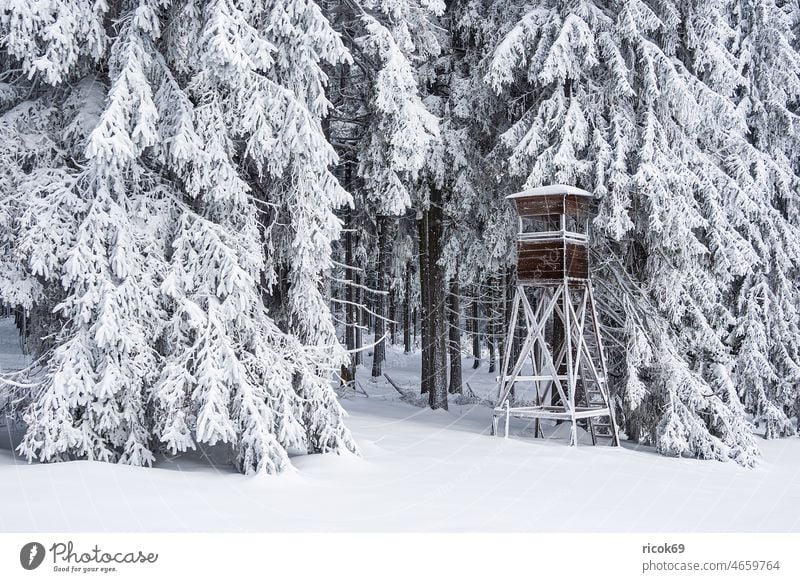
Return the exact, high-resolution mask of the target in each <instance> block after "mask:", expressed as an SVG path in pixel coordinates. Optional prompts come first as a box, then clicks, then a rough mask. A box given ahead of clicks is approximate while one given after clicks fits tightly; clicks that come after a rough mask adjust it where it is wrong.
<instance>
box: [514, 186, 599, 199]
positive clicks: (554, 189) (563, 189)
mask: <svg viewBox="0 0 800 582" xmlns="http://www.w3.org/2000/svg"><path fill="white" fill-rule="evenodd" d="M553 194H572V195H574V196H588V197H589V198H593V197H594V194H592V193H591V192H587V191H586V190H581V189H580V188H576V187H575V186H567V185H565V184H552V185H550V186H539V187H538V188H530V189H528V190H523V191H522V192H517V193H516V194H511V195H510V196H506V198H507V199H509V200H513V199H514V198H528V197H530V196H551V195H553Z"/></svg>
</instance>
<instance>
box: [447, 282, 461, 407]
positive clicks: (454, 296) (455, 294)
mask: <svg viewBox="0 0 800 582" xmlns="http://www.w3.org/2000/svg"><path fill="white" fill-rule="evenodd" d="M460 294H461V289H460V288H459V285H458V279H457V278H455V277H454V278H453V280H452V281H451V282H450V294H449V296H448V304H449V305H448V307H449V309H448V315H449V320H450V341H449V342H448V344H449V345H448V347H449V351H450V385H449V386H448V388H447V391H448V392H450V394H461V392H462V387H461V385H462V382H463V379H462V377H461V329H460V327H459V319H460V317H459V316H460V313H461V301H460V299H461V297H460Z"/></svg>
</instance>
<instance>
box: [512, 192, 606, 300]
mask: <svg viewBox="0 0 800 582" xmlns="http://www.w3.org/2000/svg"><path fill="white" fill-rule="evenodd" d="M507 198H508V199H509V200H513V201H514V203H515V204H516V208H517V214H518V215H519V234H518V237H517V278H518V279H519V280H520V281H521V282H537V283H544V282H547V281H552V282H553V283H554V284H555V283H559V282H561V281H562V280H563V278H564V277H569V278H572V279H587V278H588V277H589V249H588V244H589V215H590V212H591V201H592V198H593V195H592V193H591V192H587V191H586V190H581V189H580V188H575V187H574V186H565V185H563V184H554V185H551V186H541V187H539V188H532V189H529V190H525V191H523V192H518V193H517V194H512V195H511V196H508V197H507Z"/></svg>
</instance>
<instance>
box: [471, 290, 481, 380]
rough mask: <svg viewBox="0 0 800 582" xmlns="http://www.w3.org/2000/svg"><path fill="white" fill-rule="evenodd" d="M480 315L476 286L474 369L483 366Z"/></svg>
mask: <svg viewBox="0 0 800 582" xmlns="http://www.w3.org/2000/svg"><path fill="white" fill-rule="evenodd" d="M479 315H480V311H479V309H478V289H477V286H476V288H475V291H474V297H473V298H472V355H473V357H474V358H475V361H474V362H473V363H472V369H473V370H477V369H478V368H480V367H481V333H480V329H481V328H480V321H478V317H479Z"/></svg>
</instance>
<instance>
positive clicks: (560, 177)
mask: <svg viewBox="0 0 800 582" xmlns="http://www.w3.org/2000/svg"><path fill="white" fill-rule="evenodd" d="M465 14H466V15H467V17H472V18H473V22H476V20H475V19H474V15H475V14H482V15H484V16H488V17H489V18H488V19H487V21H486V24H480V25H477V26H480V27H481V30H480V32H479V33H478V34H477V35H476V36H480V37H481V38H482V39H488V41H486V42H487V44H486V46H487V49H488V51H492V52H491V55H490V57H489V58H490V59H491V61H490V66H489V73H488V75H487V82H489V83H490V84H491V85H492V87H493V89H494V90H495V91H497V92H499V93H500V95H501V96H505V98H506V99H513V100H514V103H515V104H517V106H518V107H519V110H518V112H517V113H516V114H515V115H514V116H513V119H512V124H511V126H510V128H509V129H508V130H507V131H506V132H505V133H504V134H503V135H502V136H501V144H502V147H503V148H504V149H505V151H507V152H508V172H509V173H510V174H511V175H512V176H520V177H522V178H525V179H526V184H527V185H529V186H535V185H539V184H543V183H548V182H566V183H572V184H576V185H579V186H583V187H585V188H587V189H590V190H593V191H595V192H596V193H597V194H598V196H599V197H600V198H601V205H600V214H599V216H598V218H597V220H596V221H595V234H596V242H597V243H598V245H599V248H598V250H599V251H600V253H602V255H605V257H603V258H608V255H615V256H617V257H618V258H619V259H620V260H621V261H622V262H623V263H624V264H625V265H626V266H627V269H628V270H629V271H630V273H631V274H632V275H633V279H632V281H638V283H634V284H635V285H640V286H641V287H643V289H644V291H645V293H644V294H643V295H641V296H637V295H636V294H633V295H632V296H631V297H630V300H631V301H632V302H638V303H642V302H646V303H651V304H652V305H654V306H655V308H654V316H653V317H651V319H659V318H660V319H663V322H664V324H665V325H655V324H652V323H650V324H646V323H645V322H642V321H635V320H633V319H628V320H623V321H624V324H625V325H624V327H623V328H622V329H623V330H624V331H625V338H626V339H624V341H625V342H626V343H628V344H629V346H630V345H640V344H641V341H644V342H645V343H646V344H648V347H649V349H648V350H644V351H643V350H641V349H639V350H638V351H634V352H631V351H630V350H629V351H628V352H627V353H625V352H620V353H618V355H619V356H620V357H621V359H620V365H621V366H622V369H623V370H627V371H626V372H625V376H626V377H627V382H626V385H623V387H622V390H621V391H620V396H621V398H622V400H623V402H624V403H625V420H626V428H627V429H628V432H629V433H632V434H635V435H636V436H638V437H639V438H641V439H643V440H646V441H650V442H653V443H654V444H655V445H656V446H657V447H658V448H659V450H661V451H662V452H664V453H667V454H676V453H677V454H688V455H695V456H700V457H704V458H723V459H724V458H728V457H732V458H735V459H736V460H737V461H739V462H741V463H744V464H750V463H752V462H753V459H754V454H755V452H756V449H755V444H754V442H753V440H752V438H751V437H750V436H749V433H748V431H747V429H746V424H745V423H744V422H742V420H741V409H740V407H737V406H736V404H735V403H733V402H732V399H731V398H729V397H728V396H727V395H725V394H724V392H722V391H717V390H715V389H714V386H719V385H720V382H719V380H718V379H719V377H720V376H724V375H725V374H721V373H720V372H719V370H720V368H719V366H723V367H724V368H726V369H727V370H730V369H731V368H734V369H735V368H736V367H737V365H739V364H738V362H739V360H738V359H737V356H736V353H735V352H734V353H733V354H732V353H731V348H730V346H729V345H728V344H727V341H728V340H729V332H730V331H732V330H733V329H734V327H735V326H736V324H737V314H736V313H735V311H736V307H735V300H734V294H735V292H736V290H737V288H738V287H739V286H741V285H742V282H743V281H744V280H745V279H746V278H747V277H748V276H750V275H751V274H755V275H756V276H757V278H759V279H760V280H763V279H764V276H765V272H767V271H769V270H770V265H771V262H770V260H771V257H772V256H774V253H775V252H776V249H775V247H773V248H771V249H770V250H769V251H767V250H766V249H765V248H764V247H763V246H759V245H758V244H757V241H758V240H759V239H761V237H762V236H763V233H764V232H766V231H770V230H771V231H772V232H775V233H784V234H783V235H782V236H775V237H774V238H773V240H774V241H775V242H776V243H777V244H778V245H779V246H778V248H780V249H781V250H780V251H778V252H780V253H785V252H787V251H790V249H792V248H793V244H794V243H793V240H794V237H795V233H794V230H793V228H792V227H791V225H790V224H789V223H788V221H787V220H786V219H785V217H782V216H781V214H780V212H776V208H775V201H776V200H775V195H776V192H775V190H773V189H770V188H765V187H764V186H763V184H762V185H760V186H759V185H758V183H757V182H756V181H755V180H754V179H753V177H754V175H758V172H759V171H760V170H759V168H760V167H770V166H773V165H774V164H775V163H776V162H775V160H776V159H777V158H778V154H777V153H776V152H775V151H771V150H769V149H768V148H759V147H753V146H752V143H751V141H750V138H749V127H748V122H747V118H746V116H745V115H743V114H742V110H741V107H740V106H739V105H740V104H739V101H738V96H739V95H740V91H741V89H742V87H747V86H751V85H748V81H747V80H746V79H745V78H744V77H743V76H742V75H741V74H740V72H739V69H738V68H737V55H736V53H735V49H734V47H733V42H732V40H733V38H734V36H735V34H734V32H733V30H732V28H731V26H730V14H731V5H730V3H727V2H710V3H709V2H704V3H702V5H696V4H693V3H688V2H671V3H666V4H663V3H660V4H657V5H656V4H650V3H648V2H640V1H629V0H626V1H621V2H609V3H602V4H597V3H592V2H579V3H577V4H575V3H571V4H569V5H567V4H565V3H562V2H557V1H554V2H547V3H544V4H542V5H540V6H538V7H536V8H535V9H533V10H530V11H527V12H524V13H518V14H517V15H514V13H513V10H511V8H510V7H509V6H507V5H506V3H497V4H494V5H493V6H492V7H491V9H489V11H488V13H487V12H483V8H482V6H481V5H480V3H469V7H468V9H467V10H466V12H465ZM509 19H511V21H510V20H509ZM498 25H499V26H498ZM679 25H680V26H679ZM493 26H494V27H496V28H498V29H500V36H499V37H497V36H493V33H492V27H493ZM679 30H686V31H687V34H686V35H684V36H682V35H680V34H679ZM488 51H487V52H488ZM743 151H747V152H749V154H750V159H751V160H757V162H758V164H755V163H749V162H745V163H744V164H742V165H740V166H738V167H734V166H733V164H734V163H735V160H736V159H737V158H736V156H737V155H738V154H739V153H740V152H743ZM745 159H747V158H745ZM743 208H745V209H747V208H750V209H751V212H750V213H749V214H747V215H746V216H747V217H748V218H749V219H750V220H749V221H745V220H743V219H742V218H743V213H742V209H743ZM753 209H755V210H756V211H755V212H754V211H753ZM601 234H605V235H606V236H607V237H608V239H610V241H609V240H604V239H603V238H602V237H601V236H598V235H601ZM602 255H601V257H602ZM598 275H600V279H601V281H599V284H600V286H601V288H606V289H611V288H613V287H614V285H619V282H614V281H613V277H612V274H611V273H605V274H604V273H598ZM605 277H611V279H610V280H608V281H603V280H602V279H604V278H605ZM604 282H606V283H608V284H607V285H603V283H604ZM602 295H603V297H604V299H605V302H606V310H607V311H610V310H611V309H612V307H611V306H609V305H608V303H609V302H619V301H620V300H621V299H622V297H620V296H617V297H616V298H612V297H611V296H610V295H607V294H605V293H603V294H602ZM789 303H794V304H795V305H796V295H795V296H794V298H793V299H790V300H789ZM789 319H791V317H790V318H789ZM748 321H749V319H748V316H744V315H739V316H738V323H739V324H741V323H742V322H745V323H746V322H748ZM643 326H646V327H648V329H647V331H645V330H644V329H643ZM637 337H638V338H639V339H638V340H635V341H634V339H633V338H637ZM786 337H788V336H784V338H786ZM631 341H633V342H634V344H631V343H630V342H631ZM787 348H788V346H787ZM759 349H760V348H759ZM637 354H639V356H637ZM645 356H646V357H645ZM675 379H680V380H679V381H677V382H676V381H675ZM787 379H788V378H787V377H786V376H784V380H787ZM734 382H736V379H734ZM726 385H727V384H726ZM730 396H732V398H735V397H736V395H735V394H734V395H730ZM723 426H724V427H738V428H737V429H736V430H730V428H729V429H726V430H722V429H721V427H723Z"/></svg>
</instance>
